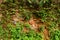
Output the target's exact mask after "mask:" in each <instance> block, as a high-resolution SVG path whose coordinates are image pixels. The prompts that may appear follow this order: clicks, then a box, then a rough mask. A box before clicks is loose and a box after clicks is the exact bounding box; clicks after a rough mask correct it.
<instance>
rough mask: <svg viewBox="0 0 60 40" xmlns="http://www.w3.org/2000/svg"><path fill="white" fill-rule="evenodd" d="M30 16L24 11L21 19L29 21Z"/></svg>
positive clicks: (29, 13)
mask: <svg viewBox="0 0 60 40" xmlns="http://www.w3.org/2000/svg"><path fill="white" fill-rule="evenodd" d="M31 16H32V14H31V12H29V11H26V10H24V11H23V13H22V17H23V18H24V19H25V20H29V19H30V18H31Z"/></svg>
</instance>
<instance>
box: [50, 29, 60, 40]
mask: <svg viewBox="0 0 60 40" xmlns="http://www.w3.org/2000/svg"><path fill="white" fill-rule="evenodd" d="M50 38H51V40H60V30H55V31H51V32H50Z"/></svg>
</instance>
